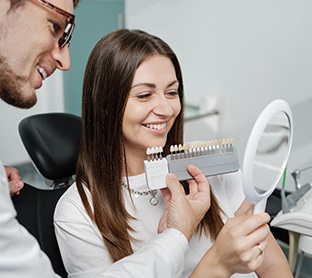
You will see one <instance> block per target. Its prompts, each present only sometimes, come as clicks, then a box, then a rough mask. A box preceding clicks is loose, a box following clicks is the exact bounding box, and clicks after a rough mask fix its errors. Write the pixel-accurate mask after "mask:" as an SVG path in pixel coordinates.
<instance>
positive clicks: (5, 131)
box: [0, 71, 64, 165]
mask: <svg viewBox="0 0 312 278" xmlns="http://www.w3.org/2000/svg"><path fill="white" fill-rule="evenodd" d="M37 96H38V103H37V104H36V105H35V107H33V108H31V109H27V110H23V109H18V108H15V107H12V106H10V105H8V104H6V103H4V102H3V101H0V130H1V132H2V136H1V144H0V158H1V161H2V162H3V163H4V164H6V165H16V164H19V163H24V162H28V161H30V159H29V156H28V154H27V152H26V150H25V148H24V146H23V144H22V142H21V139H20V137H19V134H18V124H19V122H20V121H21V120H22V119H24V118H25V117H27V116H29V115H32V114H38V113H45V112H62V111H64V100H63V75H62V74H61V72H60V71H56V72H55V73H54V74H53V75H52V76H51V77H49V78H48V79H47V80H45V81H44V84H43V86H42V88H41V89H40V90H38V91H37Z"/></svg>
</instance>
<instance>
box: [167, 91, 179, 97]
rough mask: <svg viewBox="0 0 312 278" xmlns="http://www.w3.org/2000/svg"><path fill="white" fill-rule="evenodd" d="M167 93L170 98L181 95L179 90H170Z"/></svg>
mask: <svg viewBox="0 0 312 278" xmlns="http://www.w3.org/2000/svg"><path fill="white" fill-rule="evenodd" d="M166 95H167V96H168V97H170V98H174V97H176V96H178V95H179V93H178V91H174V90H173V91H168V92H166Z"/></svg>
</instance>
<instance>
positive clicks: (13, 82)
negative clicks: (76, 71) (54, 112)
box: [0, 0, 74, 108]
mask: <svg viewBox="0 0 312 278" xmlns="http://www.w3.org/2000/svg"><path fill="white" fill-rule="evenodd" d="M49 3H51V4H52V5H54V6H56V7H58V8H60V9H62V10H64V11H66V12H68V13H71V14H72V13H73V9H74V8H73V2H72V0H49ZM9 9H10V2H9V0H1V1H0V38H1V39H0V98H1V99H3V100H4V101H6V102H7V103H9V104H11V105H14V106H17V107H20V108H30V107H32V106H33V105H34V104H35V103H36V102H37V96H36V89H39V88H40V87H41V86H42V82H43V80H44V79H45V78H46V77H48V76H50V75H51V74H52V73H53V72H54V71H55V69H60V70H68V69H69V67H70V57H69V49H68V46H67V45H65V46H64V47H63V48H62V47H60V45H59V39H60V37H62V34H63V32H64V29H65V27H66V24H67V22H68V18H67V17H66V16H64V15H62V14H60V13H58V12H56V11H55V10H53V9H51V8H48V7H46V6H44V5H43V4H42V2H40V1H38V0H27V1H25V2H24V4H22V5H21V6H19V7H18V8H17V9H15V10H9Z"/></svg>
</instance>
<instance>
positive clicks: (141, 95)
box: [137, 93, 152, 100]
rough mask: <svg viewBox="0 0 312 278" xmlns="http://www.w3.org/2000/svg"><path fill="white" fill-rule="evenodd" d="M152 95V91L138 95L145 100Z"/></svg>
mask: <svg viewBox="0 0 312 278" xmlns="http://www.w3.org/2000/svg"><path fill="white" fill-rule="evenodd" d="M151 96H152V93H142V94H140V95H138V96H137V98H138V99H141V100H145V99H149V98H150V97H151Z"/></svg>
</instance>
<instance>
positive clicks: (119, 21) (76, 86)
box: [64, 0, 125, 115]
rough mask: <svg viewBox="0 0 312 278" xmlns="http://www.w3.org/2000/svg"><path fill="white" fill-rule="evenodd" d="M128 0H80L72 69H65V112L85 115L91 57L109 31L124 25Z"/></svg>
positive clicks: (71, 50) (72, 44)
mask: <svg viewBox="0 0 312 278" xmlns="http://www.w3.org/2000/svg"><path fill="white" fill-rule="evenodd" d="M124 10H125V3H124V0H110V1H109V0H80V3H79V6H78V7H77V9H76V10H75V15H76V27H75V31H74V34H73V38H72V41H71V44H70V55H71V69H70V70H69V71H67V72H65V73H64V104H65V112H68V113H73V114H76V115H81V96H82V93H81V91H82V82H83V75H84V70H85V66H86V62H87V59H88V57H89V55H90V52H91V50H92V48H93V47H94V45H95V44H96V43H97V41H98V40H99V39H100V38H102V37H103V36H104V35H105V34H107V33H109V32H111V31H113V30H116V29H118V28H123V27H124Z"/></svg>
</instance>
